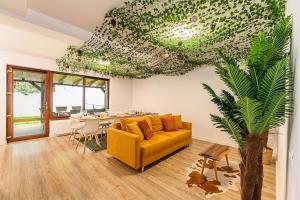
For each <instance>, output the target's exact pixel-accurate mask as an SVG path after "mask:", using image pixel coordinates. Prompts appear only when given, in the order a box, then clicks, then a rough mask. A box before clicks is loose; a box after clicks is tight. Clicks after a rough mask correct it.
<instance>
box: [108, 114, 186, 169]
mask: <svg viewBox="0 0 300 200" xmlns="http://www.w3.org/2000/svg"><path fill="white" fill-rule="evenodd" d="M134 120H137V121H138V120H139V119H138V118H136V119H134V118H131V119H130V121H134ZM155 120H157V117H156V118H155V117H153V120H152V122H154V124H151V126H152V129H153V131H154V132H153V137H152V138H151V139H150V140H143V141H141V140H140V138H139V136H138V135H136V134H133V133H129V132H127V131H125V130H124V128H123V127H122V126H121V123H115V124H114V125H113V128H108V129H107V152H108V153H109V154H110V155H112V156H113V157H115V158H117V159H118V160H120V161H122V162H123V163H125V164H127V165H129V166H130V167H132V168H134V169H141V170H142V171H143V170H144V167H145V166H147V165H149V164H151V163H153V162H154V161H157V160H158V159H160V158H162V157H164V156H166V155H168V154H170V153H172V152H174V151H176V150H178V149H180V148H182V147H185V146H188V145H189V144H190V143H191V141H192V139H191V138H192V123H189V122H182V126H183V128H181V129H178V130H177V131H172V132H165V131H163V130H161V129H162V128H157V127H158V125H157V124H155V122H156V121H155ZM122 129H123V130H122Z"/></svg>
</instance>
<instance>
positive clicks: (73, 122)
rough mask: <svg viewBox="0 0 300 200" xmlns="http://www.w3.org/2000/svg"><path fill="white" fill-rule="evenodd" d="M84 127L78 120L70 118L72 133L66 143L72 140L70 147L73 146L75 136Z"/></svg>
mask: <svg viewBox="0 0 300 200" xmlns="http://www.w3.org/2000/svg"><path fill="white" fill-rule="evenodd" d="M83 126H84V123H83V122H80V120H79V119H76V118H75V117H74V116H73V118H72V116H71V118H70V127H71V129H72V132H71V134H70V136H69V139H68V141H70V140H71V139H73V141H72V145H74V141H75V138H76V135H77V134H79V132H78V131H79V130H80V129H81V128H82V127H83Z"/></svg>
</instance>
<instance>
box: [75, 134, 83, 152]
mask: <svg viewBox="0 0 300 200" xmlns="http://www.w3.org/2000/svg"><path fill="white" fill-rule="evenodd" d="M81 137H82V135H81V134H80V136H79V138H78V142H77V145H76V149H77V148H78V145H79V142H80V140H81Z"/></svg>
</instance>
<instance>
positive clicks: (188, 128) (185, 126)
mask: <svg viewBox="0 0 300 200" xmlns="http://www.w3.org/2000/svg"><path fill="white" fill-rule="evenodd" d="M182 125H183V128H184V129H187V130H192V123H191V122H182Z"/></svg>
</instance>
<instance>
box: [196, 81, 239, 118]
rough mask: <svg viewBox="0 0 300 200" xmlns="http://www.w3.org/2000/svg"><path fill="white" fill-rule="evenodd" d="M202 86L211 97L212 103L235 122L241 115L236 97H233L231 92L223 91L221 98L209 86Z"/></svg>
mask: <svg viewBox="0 0 300 200" xmlns="http://www.w3.org/2000/svg"><path fill="white" fill-rule="evenodd" d="M202 85H203V88H204V89H205V90H207V91H208V93H209V94H210V95H211V97H212V99H211V101H212V102H213V103H215V104H216V105H217V106H218V109H219V110H220V112H221V113H222V114H223V115H227V116H228V117H229V118H230V119H232V120H235V118H237V116H238V115H239V111H238V108H237V105H236V101H235V99H234V96H232V95H231V94H230V93H229V92H227V91H225V90H222V93H221V96H220V97H219V96H218V95H217V94H216V93H215V91H214V90H213V89H212V88H211V87H210V86H208V85H207V84H202Z"/></svg>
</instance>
